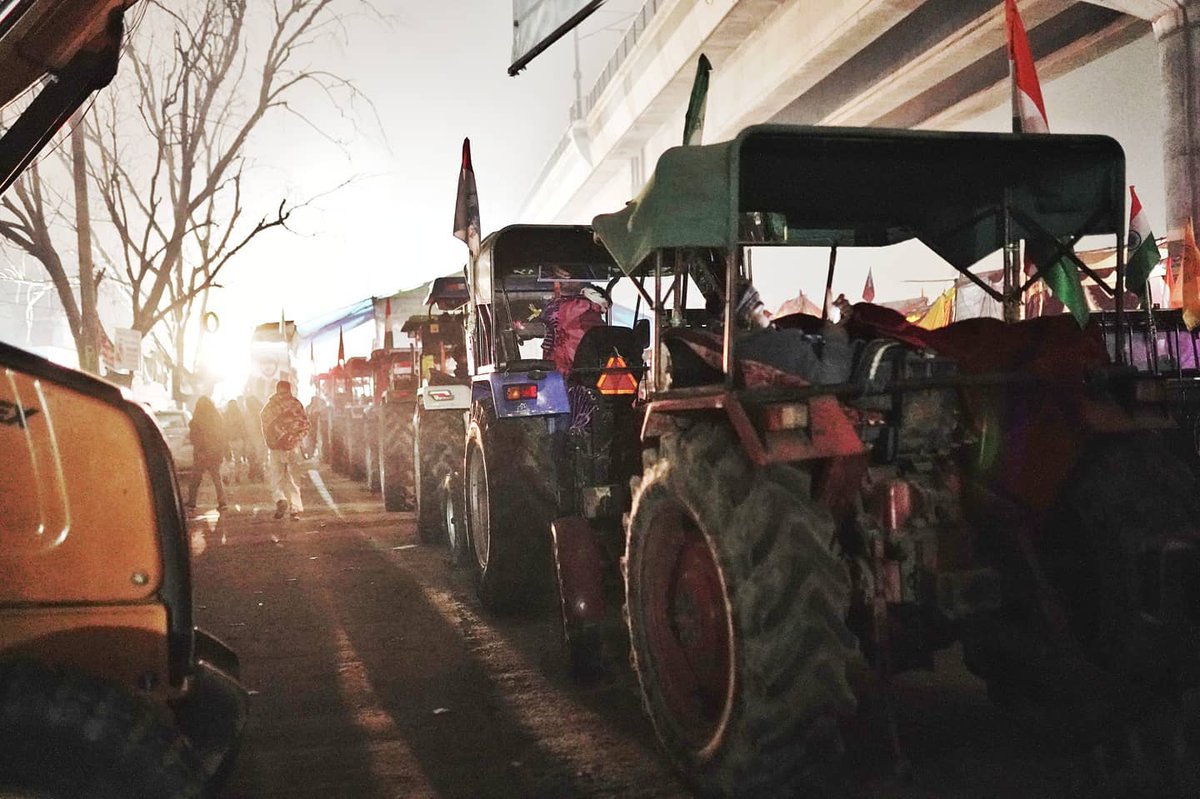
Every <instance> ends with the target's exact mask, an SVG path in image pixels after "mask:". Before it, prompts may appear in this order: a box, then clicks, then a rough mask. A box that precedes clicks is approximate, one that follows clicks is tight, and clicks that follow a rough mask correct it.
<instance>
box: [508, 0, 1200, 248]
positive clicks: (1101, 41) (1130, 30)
mask: <svg viewBox="0 0 1200 799" xmlns="http://www.w3.org/2000/svg"><path fill="white" fill-rule="evenodd" d="M1019 3H1020V9H1021V14H1022V17H1023V19H1024V21H1025V25H1026V27H1027V29H1028V30H1029V38H1030V44H1031V47H1032V48H1033V51H1034V57H1035V58H1036V59H1037V63H1038V70H1039V73H1040V75H1041V76H1042V80H1043V81H1045V80H1049V79H1052V78H1054V77H1057V76H1059V75H1062V74H1064V73H1066V72H1069V71H1070V70H1072V69H1074V68H1076V67H1078V66H1080V65H1082V64H1084V63H1086V62H1088V61H1091V60H1094V59H1096V58H1099V57H1100V56H1102V55H1104V54H1106V53H1109V52H1111V51H1113V50H1115V49H1117V48H1119V47H1121V46H1123V45H1125V44H1127V43H1129V42H1131V41H1133V40H1135V39H1137V38H1140V37H1141V36H1143V35H1145V34H1146V33H1147V32H1148V31H1149V30H1150V29H1151V26H1153V29H1154V32H1155V35H1156V36H1157V38H1158V41H1159V45H1160V48H1159V49H1160V54H1161V61H1162V71H1163V76H1164V79H1163V90H1164V93H1165V98H1166V103H1165V106H1166V107H1167V108H1169V109H1171V111H1170V112H1169V114H1168V119H1167V120H1166V127H1167V132H1166V141H1165V142H1164V144H1165V151H1166V158H1167V162H1168V163H1167V164H1166V170H1167V174H1168V176H1169V179H1168V184H1169V188H1168V204H1169V208H1170V211H1169V213H1170V219H1171V222H1172V227H1173V228H1174V227H1176V224H1177V222H1178V221H1179V220H1181V219H1183V218H1185V217H1186V216H1188V215H1190V214H1191V209H1192V208H1196V207H1200V197H1198V196H1197V192H1196V190H1195V189H1194V188H1193V186H1194V184H1195V183H1196V181H1194V180H1193V179H1192V176H1194V175H1195V174H1196V172H1197V169H1196V168H1195V167H1196V164H1195V161H1196V158H1197V156H1196V152H1197V149H1198V145H1200V141H1198V137H1197V136H1196V135H1195V133H1194V131H1193V128H1194V127H1195V126H1194V124H1193V123H1194V111H1193V108H1195V107H1196V102H1195V92H1196V91H1197V87H1196V81H1195V80H1194V79H1193V78H1192V76H1193V74H1194V73H1195V70H1196V67H1197V64H1198V62H1197V58H1198V57H1200V42H1197V33H1196V31H1197V24H1198V22H1200V0H1179V1H1178V2H1176V0H1097V2H1074V1H1073V0H1019ZM701 52H703V53H705V54H707V55H708V57H709V59H710V60H711V61H712V62H713V65H714V67H715V69H714V72H713V79H712V84H711V87H710V90H709V97H708V116H707V120H706V122H705V140H706V141H718V140H721V139H725V138H728V137H730V136H731V135H733V134H734V133H736V132H737V131H738V130H740V129H741V128H743V127H745V126H746V125H749V124H753V123H756V122H766V121H775V122H786V123H803V124H824V125H868V126H883V127H937V128H941V127H948V126H951V125H953V124H955V123H956V122H959V121H962V120H964V119H968V118H970V117H972V116H974V115H976V114H978V113H981V112H982V111H985V110H987V109H990V108H994V107H996V106H997V105H999V104H1001V103H1002V102H1004V100H1005V98H1006V96H1007V92H1008V64H1007V58H1006V53H1005V34H1004V9H1003V3H1002V0H647V2H646V5H645V7H644V8H643V10H642V12H641V14H640V15H638V17H637V18H636V19H635V21H634V25H633V27H632V28H631V30H630V32H629V33H628V34H627V35H626V37H625V39H624V41H623V42H622V44H621V45H620V46H619V47H618V50H617V52H616V53H615V54H614V56H613V59H612V60H611V61H610V62H609V64H608V67H607V68H606V69H605V70H604V72H603V73H602V74H601V76H600V78H599V80H598V81H597V83H596V85H595V87H594V88H593V89H592V91H591V92H590V93H589V94H588V95H587V96H585V97H583V98H581V101H580V102H579V103H577V104H576V105H575V106H574V107H573V108H572V122H571V124H570V126H569V128H568V130H567V131H566V133H565V134H564V136H563V138H562V140H561V141H560V143H559V146H558V147H557V148H556V149H555V151H554V152H553V153H552V154H551V156H550V158H549V159H548V160H547V162H546V164H545V166H544V167H543V170H542V172H541V174H540V175H539V176H538V178H537V180H536V181H535V183H534V185H533V186H532V188H531V190H530V192H529V195H528V197H527V199H526V203H525V207H524V209H523V212H522V217H523V218H524V219H526V220H528V221H543V222H548V221H559V222H586V221H588V220H590V218H591V216H592V215H594V214H595V213H597V212H599V211H602V210H609V209H611V208H613V207H616V206H619V205H620V204H621V203H622V202H624V201H625V200H627V199H628V198H629V197H630V196H631V195H632V194H633V193H635V192H636V191H637V190H638V189H639V188H640V187H641V185H642V183H643V182H644V179H645V175H646V174H647V172H648V171H649V170H650V169H652V168H653V164H654V161H655V160H656V159H657V157H658V155H659V154H660V153H661V152H662V151H663V150H665V149H666V148H667V147H670V146H673V145H675V144H678V143H679V141H680V139H681V136H682V127H683V117H684V109H685V108H686V105H687V99H688V94H689V91H690V88H691V83H692V76H693V74H694V70H695V61H696V58H697V57H698V55H699V54H700V53H701Z"/></svg>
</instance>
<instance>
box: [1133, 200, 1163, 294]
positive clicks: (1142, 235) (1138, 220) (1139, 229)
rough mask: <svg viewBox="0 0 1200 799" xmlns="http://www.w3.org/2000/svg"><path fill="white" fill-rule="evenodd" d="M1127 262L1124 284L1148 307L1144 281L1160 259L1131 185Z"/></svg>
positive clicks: (1156, 246)
mask: <svg viewBox="0 0 1200 799" xmlns="http://www.w3.org/2000/svg"><path fill="white" fill-rule="evenodd" d="M1126 250H1127V252H1128V256H1127V257H1128V259H1129V261H1128V263H1127V264H1126V265H1125V284H1126V286H1127V287H1128V289H1129V290H1130V291H1132V292H1133V293H1134V294H1136V295H1138V296H1139V297H1141V298H1142V305H1143V306H1144V307H1147V308H1148V307H1150V297H1149V292H1148V291H1147V289H1146V281H1148V280H1149V279H1150V272H1151V270H1153V269H1154V267H1156V266H1158V262H1159V261H1160V260H1162V253H1160V252H1159V251H1158V244H1157V243H1155V241H1154V234H1153V233H1151V232H1150V220H1148V219H1147V218H1146V214H1145V212H1144V211H1143V210H1142V203H1141V201H1140V200H1139V199H1138V196H1137V192H1136V191H1134V189H1133V186H1130V187H1129V242H1128V245H1127V246H1126Z"/></svg>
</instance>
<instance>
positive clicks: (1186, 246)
mask: <svg viewBox="0 0 1200 799" xmlns="http://www.w3.org/2000/svg"><path fill="white" fill-rule="evenodd" d="M1179 282H1180V283H1182V284H1183V323H1184V324H1185V325H1187V329H1188V330H1194V329H1195V328H1196V327H1197V326H1200V250H1198V249H1196V232H1195V231H1194V230H1193V229H1192V220H1190V219H1189V220H1188V221H1187V226H1186V227H1185V228H1184V229H1183V278H1182V279H1181V280H1180V281H1179Z"/></svg>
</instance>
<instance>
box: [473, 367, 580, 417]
mask: <svg viewBox="0 0 1200 799" xmlns="http://www.w3.org/2000/svg"><path fill="white" fill-rule="evenodd" d="M531 384H532V385H535V386H537V396H536V397H533V398H521V399H515V400H509V399H506V397H505V388H507V387H508V386H512V385H531ZM485 397H487V398H490V399H491V400H492V407H493V408H495V409H496V418H498V419H507V418H511V417H518V416H551V415H553V414H559V413H569V412H570V410H571V406H570V404H569V403H568V402H567V384H566V382H565V381H564V380H563V376H562V375H561V374H559V373H558V372H554V371H542V370H540V369H535V370H530V371H525V372H489V373H487V374H483V375H477V376H476V377H475V380H474V383H473V385H472V387H471V400H472V402H478V401H479V400H482V399H484V398H485Z"/></svg>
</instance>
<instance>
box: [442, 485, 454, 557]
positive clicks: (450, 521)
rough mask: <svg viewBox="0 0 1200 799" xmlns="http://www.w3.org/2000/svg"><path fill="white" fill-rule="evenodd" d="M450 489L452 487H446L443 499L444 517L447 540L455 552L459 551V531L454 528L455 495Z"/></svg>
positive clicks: (451, 550) (451, 549) (452, 551)
mask: <svg viewBox="0 0 1200 799" xmlns="http://www.w3.org/2000/svg"><path fill="white" fill-rule="evenodd" d="M450 491H451V489H449V488H447V489H446V496H445V497H444V499H443V501H442V519H443V520H444V521H445V524H446V541H447V543H448V544H449V545H450V552H451V554H453V553H455V552H457V551H458V531H457V530H455V529H454V497H453V496H451V494H450Z"/></svg>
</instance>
